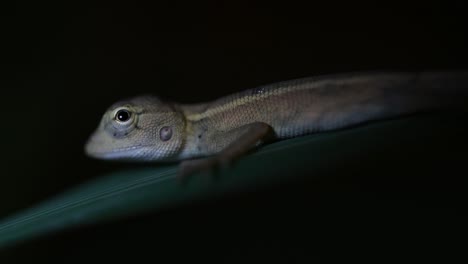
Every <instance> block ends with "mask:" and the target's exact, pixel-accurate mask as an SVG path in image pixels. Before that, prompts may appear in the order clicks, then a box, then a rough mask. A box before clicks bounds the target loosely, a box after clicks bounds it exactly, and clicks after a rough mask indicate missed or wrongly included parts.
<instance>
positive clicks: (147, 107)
mask: <svg viewBox="0 0 468 264" xmlns="http://www.w3.org/2000/svg"><path fill="white" fill-rule="evenodd" d="M467 81H468V76H467V75H466V74H465V73H421V74H406V73H374V74H348V75H334V76H321V77H313V78H304V79H297V80H291V81H286V82H280V83H276V84H271V85H266V86H261V87H257V88H255V89H250V90H246V91H243V92H240V93H237V94H233V95H230V96H226V97H222V98H220V99H218V100H215V101H213V102H207V103H200V104H190V105H187V104H177V103H169V102H162V101H160V100H159V99H157V98H156V97H150V96H147V97H135V98H133V99H130V100H127V101H122V102H118V103H116V104H114V105H113V106H112V107H111V108H110V109H109V111H108V112H107V113H106V115H104V117H103V120H102V121H101V125H100V127H99V128H98V130H97V131H96V132H95V133H94V135H93V137H92V138H91V139H90V141H89V143H88V144H87V147H86V151H87V153H88V155H91V156H94V157H97V158H107V159H131V160H145V161H158V160H185V159H191V158H196V157H204V156H213V155H215V154H220V153H221V154H223V153H224V154H225V155H224V154H223V155H221V156H228V157H229V158H227V159H231V158H234V157H236V156H239V155H241V154H242V153H245V152H246V151H247V150H248V149H250V148H252V147H253V146H254V145H257V144H258V143H259V142H261V141H262V140H263V139H265V138H266V136H267V135H269V138H273V139H285V138H291V137H297V136H302V135H306V134H310V133H314V132H321V131H328V130H334V129H339V128H346V127H349V126H353V125H357V124H360V123H363V122H367V121H372V120H379V119H385V118H390V117H396V116H399V115H402V114H410V113H414V112H418V111H427V110H432V109H436V108H439V107H445V106H450V105H451V104H452V103H454V102H455V101H457V99H459V98H458V94H457V92H458V88H466V84H467ZM465 91H466V90H465ZM465 93H466V92H465ZM122 109H124V110H125V111H128V112H129V113H130V115H131V116H132V118H134V120H131V121H132V122H133V123H132V124H125V126H124V125H122V124H123V123H122V122H119V120H117V119H116V118H117V117H116V115H117V112H116V111H122ZM169 133H170V135H169ZM168 135H169V136H168ZM167 137H169V139H167ZM163 139H164V140H163ZM243 142H247V143H245V144H244V143H243ZM236 145H237V146H236ZM230 150H233V151H230ZM218 156H219V155H218Z"/></svg>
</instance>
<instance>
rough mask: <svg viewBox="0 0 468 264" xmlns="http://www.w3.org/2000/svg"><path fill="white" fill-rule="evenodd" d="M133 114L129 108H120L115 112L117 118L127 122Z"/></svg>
mask: <svg viewBox="0 0 468 264" xmlns="http://www.w3.org/2000/svg"><path fill="white" fill-rule="evenodd" d="M131 116H132V114H131V113H130V112H129V111H128V110H119V111H118V112H117V113H116V114H115V118H116V119H117V120H118V121H120V122H127V121H128V120H129V119H130V117H131Z"/></svg>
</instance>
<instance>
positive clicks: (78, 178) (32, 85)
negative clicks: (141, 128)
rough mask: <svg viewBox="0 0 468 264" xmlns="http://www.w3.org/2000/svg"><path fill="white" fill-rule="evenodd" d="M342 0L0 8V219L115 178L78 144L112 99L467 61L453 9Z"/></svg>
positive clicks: (188, 96)
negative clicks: (77, 186) (336, 0)
mask: <svg viewBox="0 0 468 264" xmlns="http://www.w3.org/2000/svg"><path fill="white" fill-rule="evenodd" d="M351 2H352V3H347V4H344V3H333V4H332V3H330V4H325V3H323V2H314V1H310V2H307V4H304V3H296V2H289V1H283V2H281V3H273V2H254V1H245V2H243V1H231V2H221V1H212V2H209V3H205V2H204V3H201V2H198V1H191V2H190V1H187V2H176V1H154V3H152V4H148V3H145V4H143V3H137V2H134V1H126V2H117V1H115V2H114V1H112V2H109V3H102V2H92V3H89V4H85V3H83V2H76V3H71V2H69V1H63V2H62V3H43V2H41V1H37V2H35V3H29V4H21V3H19V2H18V3H13V4H11V5H10V6H7V7H4V8H2V9H1V14H2V21H1V24H2V31H1V40H2V46H3V47H2V52H1V54H2V58H1V63H2V66H3V67H2V68H3V69H2V77H1V80H0V81H1V87H2V94H1V98H2V106H3V107H2V111H1V113H2V118H1V123H2V125H1V127H2V129H1V134H0V135H1V138H2V142H3V144H2V146H3V147H2V151H1V152H2V165H1V171H2V173H1V178H0V216H6V215H8V214H10V213H12V212H14V211H16V210H18V209H21V208H24V207H26V206H29V205H32V204H34V203H35V202H37V201H39V200H42V199H44V198H47V197H50V196H51V195H53V194H56V193H59V192H63V191H64V190H66V189H67V188H69V187H71V186H73V185H75V184H77V183H79V182H83V181H86V180H90V179H92V178H95V177H98V176H99V175H100V174H102V173H104V172H108V171H113V170H116V169H118V168H119V165H115V164H107V163H104V162H100V161H94V160H91V159H88V158H86V157H85V156H84V153H83V144H84V142H85V140H86V139H87V137H88V136H89V134H90V133H91V132H92V130H93V129H94V128H95V127H96V126H97V123H98V121H99V119H100V117H101V115H102V113H103V111H104V110H105V109H106V108H107V107H108V106H109V105H110V104H111V103H113V102H114V101H116V100H119V99H122V98H125V97H129V96H134V95H136V94H141V93H152V94H155V95H158V96H161V97H163V98H168V99H171V100H175V101H180V102H197V101H200V100H203V101H205V100H210V99H214V98H217V97H219V96H221V95H225V94H228V93H231V92H235V91H239V90H243V89H246V88H252V87H255V86H257V85H261V84H267V83H271V82H275V81H281V80H286V79H292V78H299V77H305V76H310V75H317V74H324V73H337V72H348V71H359V70H386V69H397V70H414V69H418V70H419V69H449V68H466V66H467V65H468V60H467V59H468V53H467V51H466V47H467V40H466V37H467V34H468V33H467V32H468V31H467V30H466V27H465V22H466V20H467V18H466V17H467V16H466V11H467V10H466V8H465V7H464V5H463V4H462V1H458V2H450V3H444V4H442V2H440V3H436V2H424V3H418V4H416V3H413V4H408V3H406V4H392V3H391V2H387V3H381V2H376V3H373V4H372V3H365V4H356V3H354V1H351ZM120 167H121V166H120ZM167 221H169V220H167Z"/></svg>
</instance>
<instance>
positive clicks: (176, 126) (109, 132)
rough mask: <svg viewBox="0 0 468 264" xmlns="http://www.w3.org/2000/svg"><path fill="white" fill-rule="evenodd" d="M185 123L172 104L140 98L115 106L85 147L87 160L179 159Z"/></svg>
mask: <svg viewBox="0 0 468 264" xmlns="http://www.w3.org/2000/svg"><path fill="white" fill-rule="evenodd" d="M184 129H185V119H184V117H183V115H182V113H180V112H178V111H177V110H175V109H174V107H173V106H172V105H171V104H167V103H164V102H162V101H161V100H159V99H158V98H156V97H150V96H139V97H135V98H131V99H129V100H125V101H121V102H117V103H115V104H113V105H112V106H111V107H110V108H109V109H108V110H107V111H106V112H105V113H104V115H103V117H102V119H101V122H100V124H99V126H98V128H97V129H96V131H95V132H94V133H93V134H92V135H91V137H90V138H89V140H88V142H87V143H86V146H85V152H86V154H87V155H88V156H90V157H93V158H98V159H109V160H117V159H118V160H138V161H153V160H154V161H156V160H168V159H171V158H173V157H175V156H176V155H177V153H178V152H179V151H180V150H181V148H182V146H183V143H184V135H185V133H184Z"/></svg>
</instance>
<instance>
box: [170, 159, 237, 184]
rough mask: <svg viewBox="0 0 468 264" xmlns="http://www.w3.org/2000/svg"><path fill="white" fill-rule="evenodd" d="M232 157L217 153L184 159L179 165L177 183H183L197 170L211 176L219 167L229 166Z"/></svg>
mask: <svg viewBox="0 0 468 264" xmlns="http://www.w3.org/2000/svg"><path fill="white" fill-rule="evenodd" d="M232 162H233V158H232V157H229V156H227V155H218V156H214V157H208V158H202V159H194V160H185V161H182V163H181V164H180V165H179V171H178V174H177V180H178V181H179V183H185V182H186V181H187V180H188V178H189V177H190V176H191V175H193V174H195V173H198V172H202V173H206V174H208V175H209V176H212V175H213V173H215V171H216V170H217V169H219V168H223V169H226V168H228V167H230V166H231V164H232Z"/></svg>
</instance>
